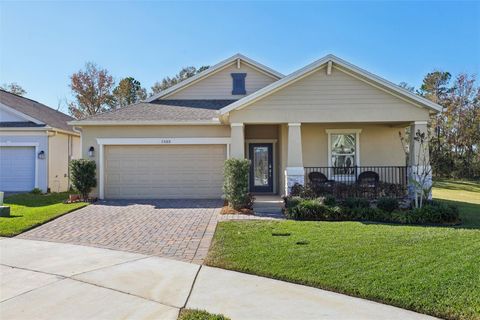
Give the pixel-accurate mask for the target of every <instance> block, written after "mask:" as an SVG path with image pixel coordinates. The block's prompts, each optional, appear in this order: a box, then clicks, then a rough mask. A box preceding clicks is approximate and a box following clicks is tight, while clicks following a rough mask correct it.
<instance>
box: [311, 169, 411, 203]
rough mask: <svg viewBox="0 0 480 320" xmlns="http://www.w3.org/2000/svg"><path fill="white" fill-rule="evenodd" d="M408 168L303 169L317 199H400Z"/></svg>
mask: <svg viewBox="0 0 480 320" xmlns="http://www.w3.org/2000/svg"><path fill="white" fill-rule="evenodd" d="M407 172H408V167H407V166H358V167H357V166H353V167H305V185H306V186H308V187H309V188H310V189H311V190H312V191H313V192H315V193H316V194H318V195H319V196H323V195H333V196H335V197H336V198H339V199H345V198H348V197H362V198H368V199H376V198H379V197H385V196H388V197H395V198H403V197H405V196H406V194H407V187H408V176H407Z"/></svg>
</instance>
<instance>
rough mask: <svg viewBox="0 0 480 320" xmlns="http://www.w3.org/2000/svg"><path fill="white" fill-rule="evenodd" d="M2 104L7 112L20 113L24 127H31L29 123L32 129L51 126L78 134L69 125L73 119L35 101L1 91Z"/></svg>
mask: <svg viewBox="0 0 480 320" xmlns="http://www.w3.org/2000/svg"><path fill="white" fill-rule="evenodd" d="M0 104H1V105H2V106H4V107H6V109H7V110H8V109H10V111H12V110H13V111H14V112H16V113H17V114H18V113H20V116H23V117H24V118H25V119H26V121H25V122H21V123H22V125H21V126H22V127H29V126H28V125H27V123H32V125H31V127H39V126H50V127H52V128H55V129H60V130H65V131H69V132H72V133H74V134H78V133H75V132H74V131H73V127H72V126H70V125H68V124H67V122H68V121H71V120H74V119H73V118H72V117H70V116H68V115H66V114H64V113H62V112H60V111H57V110H54V109H52V108H50V107H48V106H46V105H44V104H42V103H40V102H37V101H35V100H32V99H28V98H25V97H21V96H18V95H16V94H13V93H10V92H8V91H5V90H1V89H0ZM13 126H15V125H12V124H10V125H8V126H4V127H13ZM17 127H18V126H17Z"/></svg>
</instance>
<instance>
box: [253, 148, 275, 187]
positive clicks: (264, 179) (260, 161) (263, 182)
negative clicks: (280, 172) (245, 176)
mask: <svg viewBox="0 0 480 320" xmlns="http://www.w3.org/2000/svg"><path fill="white" fill-rule="evenodd" d="M249 146H250V147H249V150H248V151H249V152H248V153H249V156H250V160H251V161H252V165H251V167H250V192H273V152H272V151H273V144H271V143H251V144H250V145H249Z"/></svg>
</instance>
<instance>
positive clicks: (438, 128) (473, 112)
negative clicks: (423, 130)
mask: <svg viewBox="0 0 480 320" xmlns="http://www.w3.org/2000/svg"><path fill="white" fill-rule="evenodd" d="M400 86H401V87H403V88H405V89H407V90H410V91H412V92H415V93H416V94H418V95H421V96H422V97H424V98H427V99H429V100H430V101H433V102H435V103H437V104H439V105H441V106H442V107H443V110H442V112H440V113H438V114H437V115H434V116H432V117H431V119H430V122H429V140H430V143H429V145H430V162H431V165H432V169H433V174H434V176H437V177H449V178H465V179H480V150H479V147H480V87H479V85H478V83H477V79H476V76H475V75H468V74H466V73H460V74H458V75H457V76H456V77H454V78H452V75H451V74H450V73H449V72H443V71H433V72H431V73H428V74H427V75H426V76H425V78H424V79H423V82H422V85H421V86H420V88H419V89H417V90H415V88H414V87H412V86H409V85H408V84H406V83H401V84H400Z"/></svg>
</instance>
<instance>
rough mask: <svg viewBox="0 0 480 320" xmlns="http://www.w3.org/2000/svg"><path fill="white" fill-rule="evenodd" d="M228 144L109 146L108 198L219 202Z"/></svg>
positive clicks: (106, 148) (107, 160) (107, 166)
mask: <svg viewBox="0 0 480 320" xmlns="http://www.w3.org/2000/svg"><path fill="white" fill-rule="evenodd" d="M225 158H226V147H225V145H175V146H173V145H171V146H105V197H106V198H110V199H182V198H192V199H196V198H198V199H218V198H220V197H221V195H222V184H223V162H224V161H225Z"/></svg>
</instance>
